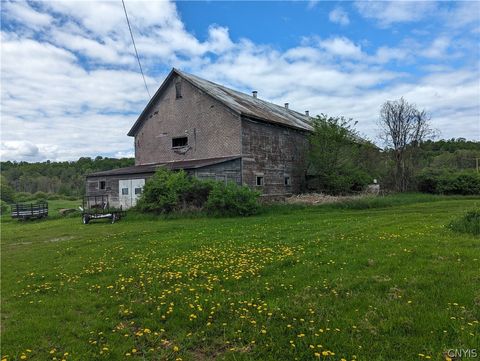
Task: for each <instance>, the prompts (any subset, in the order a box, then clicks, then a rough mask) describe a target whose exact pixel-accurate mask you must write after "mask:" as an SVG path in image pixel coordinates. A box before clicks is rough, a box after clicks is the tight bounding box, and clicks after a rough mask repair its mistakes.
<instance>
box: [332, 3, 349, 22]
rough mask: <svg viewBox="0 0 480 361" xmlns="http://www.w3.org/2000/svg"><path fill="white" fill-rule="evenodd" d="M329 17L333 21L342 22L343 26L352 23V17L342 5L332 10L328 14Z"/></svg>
mask: <svg viewBox="0 0 480 361" xmlns="http://www.w3.org/2000/svg"><path fill="white" fill-rule="evenodd" d="M328 19H329V20H330V21H331V22H332V23H336V24H340V25H343V26H345V25H348V24H350V19H349V18H348V14H347V12H346V11H345V10H343V9H342V8H340V7H337V8H335V9H333V10H332V11H330V13H329V14H328Z"/></svg>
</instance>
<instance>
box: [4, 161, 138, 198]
mask: <svg viewBox="0 0 480 361" xmlns="http://www.w3.org/2000/svg"><path fill="white" fill-rule="evenodd" d="M134 163H135V160H134V159H133V158H121V159H115V158H103V157H100V156H99V157H96V158H95V159H92V158H88V157H82V158H80V159H79V160H77V161H71V162H51V161H46V162H40V163H28V162H11V161H8V162H1V163H0V164H1V170H2V176H3V177H4V179H5V180H6V182H7V183H8V184H9V185H10V186H11V187H12V188H13V190H14V191H15V192H27V193H36V192H45V193H56V194H61V195H65V196H81V195H83V194H84V192H85V175H86V174H88V173H92V172H98V171H103V170H109V169H114V168H121V167H128V166H131V165H134Z"/></svg>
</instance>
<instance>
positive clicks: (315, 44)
mask: <svg viewBox="0 0 480 361" xmlns="http://www.w3.org/2000/svg"><path fill="white" fill-rule="evenodd" d="M125 3H126V6H127V10H128V12H129V16H130V21H131V24H132V29H133V32H134V35H135V38H136V42H137V47H138V50H139V53H140V57H141V61H142V65H143V67H144V70H145V73H146V78H147V83H148V86H149V89H150V92H151V93H152V94H153V92H154V91H155V90H156V89H157V88H158V86H159V85H160V84H161V82H162V81H163V79H164V78H165V76H166V74H167V73H168V72H169V71H170V69H171V68H172V67H177V68H180V69H182V70H184V71H187V72H190V73H193V74H196V75H199V76H201V77H204V78H207V79H210V80H212V81H215V82H218V83H221V84H224V85H227V86H230V87H233V88H235V89H237V90H240V91H244V92H248V93H249V92H250V91H251V90H253V89H255V90H258V91H259V97H260V98H263V99H266V100H269V101H272V102H275V103H278V104H283V103H285V102H289V103H290V107H291V108H292V109H295V110H298V111H300V112H303V111H304V110H307V109H308V110H310V113H311V114H320V113H327V114H329V115H343V116H346V117H351V118H353V119H355V120H356V121H358V130H359V131H360V132H361V133H362V134H363V135H365V136H367V137H369V138H370V139H372V140H375V141H376V140H377V128H378V126H377V120H378V113H379V109H380V106H381V105H382V103H383V102H385V101H386V100H393V99H398V98H400V97H401V96H403V97H405V98H406V99H407V101H409V102H412V103H415V104H416V105H417V106H418V107H419V108H424V109H426V110H427V111H428V112H429V113H430V114H431V117H432V125H433V127H434V128H436V129H438V130H439V132H440V136H441V137H443V138H452V137H465V138H468V139H476V140H479V138H480V47H479V46H480V45H479V44H480V2H476V1H475V2H434V1H428V2H414V1H408V2H400V1H396V2H386V1H384V2H374V1H354V2H346V1H341V2H322V1H282V2H275V1H268V2H253V1H252V2H219V1H208V2H202V1H195V2H190V1H182V2H177V3H175V2H170V1H133V0H125ZM1 6H2V12H1V14H2V33H1V36H2V47H1V55H2V63H1V76H2V79H1V80H2V87H1V105H2V107H1V115H2V135H1V143H2V144H1V156H2V159H3V160H6V159H12V160H26V161H39V160H46V159H51V160H73V159H76V158H78V157H80V156H93V157H94V156H96V155H102V156H116V157H119V156H131V155H133V140H132V139H131V138H129V137H127V136H126V133H127V132H128V130H129V128H130V127H131V125H132V124H133V123H134V121H135V120H136V117H137V116H138V114H140V112H141V111H142V109H143V107H144V106H145V104H146V103H147V102H148V95H147V93H146V91H145V88H144V85H143V81H142V79H141V76H140V74H139V71H138V64H137V63H136V59H135V57H134V52H133V47H132V44H131V40H130V35H129V33H128V28H127V26H126V21H125V18H124V14H123V8H122V4H121V1H119V0H116V1H54V2H48V1H42V2H20V1H16V2H9V1H5V2H3V1H2V3H1Z"/></svg>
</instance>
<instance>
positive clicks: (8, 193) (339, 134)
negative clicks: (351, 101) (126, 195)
mask: <svg viewBox="0 0 480 361" xmlns="http://www.w3.org/2000/svg"><path fill="white" fill-rule="evenodd" d="M312 124H313V127H314V131H313V132H312V133H311V135H310V139H309V140H310V150H309V156H308V167H307V170H306V173H307V179H308V190H310V191H312V190H313V191H320V192H325V193H329V194H345V193H352V192H359V191H362V190H364V189H365V187H366V186H367V185H368V184H370V183H372V181H373V179H376V180H378V182H379V183H380V185H381V187H382V189H385V190H391V191H398V192H405V191H423V192H431V193H463V194H476V193H480V175H479V174H478V172H477V170H476V162H477V161H478V162H480V142H478V141H471V140H466V139H464V138H456V139H453V138H452V139H441V140H435V136H436V132H435V131H434V129H433V128H432V126H431V121H430V116H429V114H428V113H427V112H426V111H425V110H419V109H418V108H417V107H416V106H415V105H414V104H411V103H408V102H407V101H406V100H405V99H403V98H401V99H399V100H395V101H388V102H385V103H384V104H383V106H382V107H381V110H380V114H379V120H378V132H379V140H381V142H382V147H378V146H377V145H375V143H373V142H372V141H370V140H367V139H365V138H363V137H361V136H360V134H359V132H358V131H357V130H356V125H357V123H356V122H354V121H353V120H352V119H347V118H345V117H341V116H340V117H333V116H328V115H325V114H321V115H319V116H317V117H316V118H314V119H313V121H312ZM134 163H135V161H134V159H133V158H122V159H115V158H103V157H100V156H98V157H96V158H94V159H92V158H89V157H82V158H80V159H78V160H77V161H69V162H52V161H46V162H39V163H28V162H11V161H7V162H1V172H2V176H1V187H2V190H1V194H2V197H1V199H2V200H3V201H5V202H12V201H13V200H14V199H15V198H16V200H21V199H26V198H28V197H29V195H32V194H37V197H36V198H42V197H44V196H45V195H49V194H50V195H51V194H55V195H60V196H63V197H76V198H78V197H81V196H83V195H84V193H85V175H87V174H89V173H93V172H98V171H105V170H110V169H114V168H121V167H128V166H132V165H134Z"/></svg>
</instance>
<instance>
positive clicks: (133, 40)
mask: <svg viewBox="0 0 480 361" xmlns="http://www.w3.org/2000/svg"><path fill="white" fill-rule="evenodd" d="M122 5H123V10H124V11H125V18H126V19H127V25H128V30H130V36H131V37H132V43H133V48H134V49H135V54H136V55H137V60H138V66H139V67H140V73H142V78H143V83H144V84H145V89H147V93H148V97H149V98H150V99H152V96H151V95H150V92H149V91H148V87H147V81H146V80H145V75H144V74H143V69H142V64H141V63H140V57H139V56H138V51H137V46H136V45H135V39H134V38H133V33H132V28H131V26H130V21H129V20H128V15H127V8H126V7H125V1H124V0H122Z"/></svg>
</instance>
